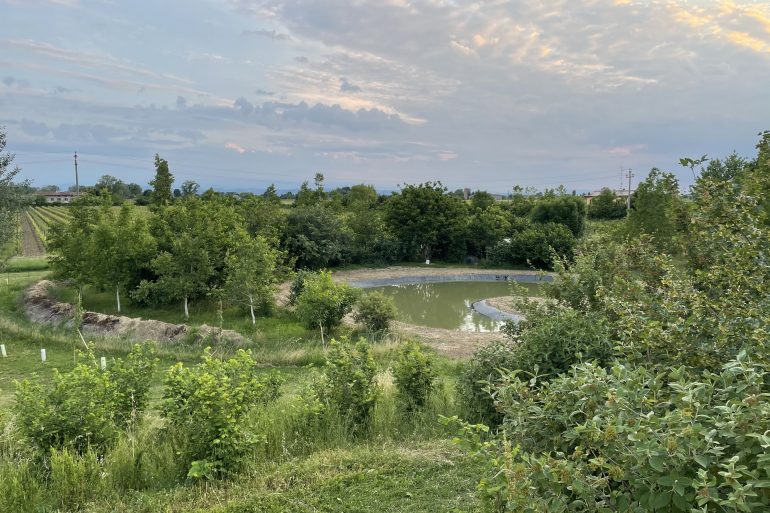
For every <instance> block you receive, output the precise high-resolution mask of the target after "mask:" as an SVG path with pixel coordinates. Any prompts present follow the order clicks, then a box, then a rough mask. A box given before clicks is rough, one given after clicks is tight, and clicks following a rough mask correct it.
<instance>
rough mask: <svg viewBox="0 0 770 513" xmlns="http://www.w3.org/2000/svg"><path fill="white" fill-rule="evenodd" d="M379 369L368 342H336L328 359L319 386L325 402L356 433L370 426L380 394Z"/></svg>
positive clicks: (318, 389)
mask: <svg viewBox="0 0 770 513" xmlns="http://www.w3.org/2000/svg"><path fill="white" fill-rule="evenodd" d="M376 372H377V365H376V364H375V362H374V358H372V354H371V350H370V348H369V344H368V343H367V342H366V340H363V339H362V340H359V341H358V342H350V341H349V340H347V339H341V340H339V341H337V340H332V341H331V345H330V347H329V354H328V355H327V357H326V365H325V367H324V378H325V379H323V380H320V381H319V382H318V384H317V393H318V396H319V398H320V399H321V401H322V402H325V403H326V404H328V405H329V406H331V407H332V408H333V409H334V410H335V411H336V412H337V413H339V414H340V415H341V416H342V417H343V418H345V419H346V420H347V421H348V422H349V424H350V427H351V429H352V430H353V431H359V430H361V429H364V428H366V427H367V426H368V424H369V421H370V420H371V415H372V410H373V408H374V404H375V402H376V401H377V397H378V395H379V391H378V389H377V383H376V382H375V379H374V377H375V374H376Z"/></svg>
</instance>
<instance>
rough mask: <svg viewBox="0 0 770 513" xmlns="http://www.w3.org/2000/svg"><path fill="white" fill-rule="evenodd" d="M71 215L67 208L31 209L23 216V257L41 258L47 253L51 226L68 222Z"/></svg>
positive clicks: (46, 207)
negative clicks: (46, 246) (46, 244)
mask: <svg viewBox="0 0 770 513" xmlns="http://www.w3.org/2000/svg"><path fill="white" fill-rule="evenodd" d="M69 218H70V213H69V211H68V210H67V207H60V206H39V207H30V208H28V209H27V210H26V212H24V214H23V215H22V216H21V229H22V244H21V254H22V256H28V257H33V256H40V255H44V254H45V253H46V249H45V242H46V238H47V236H48V230H49V229H50V228H51V226H54V225H56V224H60V223H64V222H67V221H68V220H69Z"/></svg>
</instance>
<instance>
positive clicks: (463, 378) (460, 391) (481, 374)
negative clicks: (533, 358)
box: [457, 340, 518, 426]
mask: <svg viewBox="0 0 770 513" xmlns="http://www.w3.org/2000/svg"><path fill="white" fill-rule="evenodd" d="M515 348H516V345H515V343H514V342H513V341H511V340H497V341H494V342H490V343H489V344H487V345H486V346H482V347H481V348H479V349H477V350H476V352H475V353H474V354H473V357H472V358H471V359H470V360H469V361H468V363H467V364H466V365H465V368H464V369H463V371H462V374H460V377H459V379H458V381H457V395H458V400H459V401H460V403H461V405H462V410H463V416H464V418H466V419H467V420H468V421H470V422H474V423H476V422H481V423H483V424H486V425H488V426H497V425H499V424H500V423H501V422H502V420H503V415H502V414H501V413H500V412H498V411H497V408H496V407H495V403H494V400H493V398H492V395H491V394H490V387H491V384H494V383H497V382H498V381H499V380H500V377H501V374H502V372H503V371H504V370H505V369H508V370H513V369H515V368H516V365H517V361H518V360H517V356H516V354H515Z"/></svg>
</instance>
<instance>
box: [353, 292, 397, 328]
mask: <svg viewBox="0 0 770 513" xmlns="http://www.w3.org/2000/svg"><path fill="white" fill-rule="evenodd" d="M397 313H398V312H397V310H396V304H395V302H394V301H393V298H392V297H390V296H386V295H385V294H383V293H382V292H379V291H376V292H369V293H367V294H364V295H363V296H361V299H359V300H358V305H357V306H356V313H355V314H354V318H355V320H356V322H357V323H359V324H363V325H364V326H365V327H366V329H367V330H369V331H386V330H387V329H388V328H389V327H390V323H391V322H392V321H393V320H394V319H395V318H396V314H397Z"/></svg>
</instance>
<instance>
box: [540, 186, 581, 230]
mask: <svg viewBox="0 0 770 513" xmlns="http://www.w3.org/2000/svg"><path fill="white" fill-rule="evenodd" d="M530 217H531V218H532V221H534V222H536V223H549V222H552V223H559V224H563V225H564V226H566V227H567V228H569V229H570V231H571V232H572V235H574V236H575V237H580V236H581V235H582V234H583V229H584V228H585V220H586V202H585V200H584V199H583V198H580V197H576V196H566V195H563V194H562V195H559V196H556V195H555V193H554V195H552V196H549V197H546V198H544V199H541V200H540V201H538V202H537V203H536V204H535V206H534V208H533V209H532V212H531V213H530Z"/></svg>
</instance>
